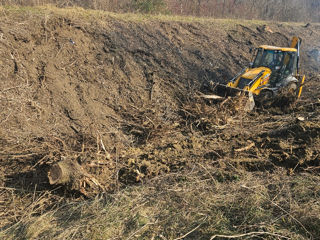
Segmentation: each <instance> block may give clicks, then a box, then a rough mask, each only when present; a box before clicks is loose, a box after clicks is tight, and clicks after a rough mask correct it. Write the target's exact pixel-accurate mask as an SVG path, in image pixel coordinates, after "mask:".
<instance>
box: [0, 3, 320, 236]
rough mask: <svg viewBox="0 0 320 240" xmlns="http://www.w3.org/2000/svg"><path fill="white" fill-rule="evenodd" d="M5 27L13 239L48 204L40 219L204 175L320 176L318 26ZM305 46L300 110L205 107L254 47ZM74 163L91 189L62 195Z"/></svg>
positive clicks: (235, 103)
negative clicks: (53, 181) (171, 177)
mask: <svg viewBox="0 0 320 240" xmlns="http://www.w3.org/2000/svg"><path fill="white" fill-rule="evenodd" d="M0 19H1V20H0V77H1V82H0V109H1V111H0V202H1V205H0V208H1V215H0V219H1V220H0V222H1V223H0V226H1V227H2V228H3V229H7V228H9V227H10V226H12V225H13V224H16V223H17V222H19V221H20V220H21V219H22V218H23V213H24V212H25V211H26V208H27V207H28V206H31V204H32V201H33V200H34V198H35V197H36V196H43V194H44V193H48V196H49V195H50V198H49V197H48V198H45V197H44V198H45V199H46V200H44V201H43V202H41V206H39V208H37V211H36V212H37V214H41V213H43V212H45V211H46V210H48V209H51V208H52V206H53V205H55V204H56V203H57V201H73V200H77V199H78V200H79V199H87V198H93V197H95V196H96V195H97V194H99V193H102V192H106V193H108V194H114V193H117V192H118V191H119V190H121V189H123V188H124V187H126V186H129V185H132V184H133V185H135V184H141V183H145V182H148V181H150V179H157V177H158V176H166V174H171V173H180V172H183V171H187V170H192V169H194V168H195V166H197V167H199V166H204V165H210V166H212V167H213V168H216V169H222V170H224V171H225V172H224V173H223V174H221V173H212V176H213V177H214V178H216V179H218V180H219V181H229V180H232V179H233V178H234V177H235V175H234V174H231V173H232V169H235V168H236V169H242V170H243V171H245V172H247V173H248V174H251V173H259V174H260V173H261V174H263V173H270V174H272V173H273V172H278V171H279V169H284V172H285V174H287V176H292V175H300V174H312V175H316V176H317V175H318V174H319V171H318V170H319V154H320V150H319V149H320V117H319V116H320V115H319V113H320V107H319V106H320V102H319V101H320V91H319V89H320V83H319V81H320V75H319V70H320V55H319V51H320V42H319V39H320V25H318V24H311V25H308V26H306V24H303V23H295V24H289V23H274V22H254V21H236V20H210V19H208V20H205V19H194V20H193V21H190V20H185V19H176V20H175V19H168V18H163V19H161V18H157V17H146V18H143V19H142V20H141V19H140V18H137V19H136V18H135V17H133V16H132V15H117V16H114V15H108V14H103V13H101V12H89V11H87V12H84V11H80V10H79V12H74V10H57V9H55V10H52V9H51V10H50V9H37V8H35V9H33V10H32V11H31V10H30V9H2V10H1V12H0ZM294 35H298V36H300V37H302V39H303V45H302V50H301V51H302V59H301V66H302V71H303V72H304V73H305V74H306V75H307V80H306V86H305V88H304V91H303V93H302V98H301V99H300V100H299V101H298V102H296V103H295V104H293V105H290V106H288V105H281V104H280V106H278V107H274V108H271V109H263V108H259V109H256V110H255V111H253V112H251V113H246V112H244V111H243V108H242V106H243V104H242V99H235V100H230V99H229V100H226V101H224V102H222V103H219V104H211V105H210V104H207V103H206V102H204V101H203V100H201V99H199V98H198V96H199V91H200V90H201V89H203V87H205V86H206V84H208V82H209V81H216V82H226V81H227V80H228V79H230V78H232V76H234V75H235V74H236V73H237V72H238V71H240V70H241V69H242V68H243V67H244V66H246V65H247V64H248V63H249V62H250V61H251V54H250V53H249V52H250V48H253V47H257V46H259V45H262V44H268V45H276V46H287V45H288V44H289V42H290V39H291V37H292V36H294ZM64 159H69V160H70V161H76V162H77V163H78V164H79V165H81V166H82V168H83V169H85V170H86V172H87V173H88V175H85V176H84V179H82V180H81V181H82V182H79V183H78V185H74V184H73V185H50V184H49V180H48V177H47V174H48V171H49V169H50V167H51V166H52V165H53V164H55V163H57V162H60V161H61V160H64ZM282 174H283V171H282ZM221 179H222V180H221ZM49 192H50V194H49ZM13 196H14V197H13ZM32 196H33V197H32ZM62 198H63V199H64V200H61V199H62ZM318 220H319V219H318ZM310 231H311V234H313V233H312V230H310ZM308 236H309V235H308Z"/></svg>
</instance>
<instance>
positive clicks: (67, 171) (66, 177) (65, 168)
mask: <svg viewBox="0 0 320 240" xmlns="http://www.w3.org/2000/svg"><path fill="white" fill-rule="evenodd" d="M48 179H49V183H50V184H51V185H56V184H62V185H65V186H67V188H68V189H70V190H78V191H80V192H81V193H82V194H84V195H86V196H89V192H90V194H93V193H99V192H103V191H105V188H104V187H103V185H101V184H100V183H99V181H98V180H97V179H96V178H95V177H93V176H92V175H91V174H90V173H88V172H87V171H86V170H85V169H84V168H83V167H82V166H81V165H80V164H79V163H78V162H77V161H76V160H73V159H63V160H62V161H60V162H57V163H55V164H54V165H52V166H51V168H50V169H49V171H48ZM89 188H90V190H89ZM88 190H89V191H88Z"/></svg>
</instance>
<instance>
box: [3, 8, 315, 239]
mask: <svg viewBox="0 0 320 240" xmlns="http://www.w3.org/2000/svg"><path fill="white" fill-rule="evenodd" d="M0 11H3V10H1V9H0ZM5 11H6V12H5V13H4V14H8V15H9V17H10V14H11V13H12V12H13V14H17V15H19V13H18V12H20V11H21V12H22V13H23V14H25V13H27V14H29V15H30V16H31V17H32V14H40V15H43V16H45V15H46V14H48V13H50V14H52V13H53V12H54V14H60V15H64V16H67V17H69V18H74V17H76V18H77V17H79V16H81V19H83V17H88V18H91V17H93V18H102V19H103V18H104V17H106V15H107V16H108V17H112V18H115V19H120V20H122V21H124V20H128V21H135V22H141V23H144V22H146V21H159V20H161V21H185V22H192V21H198V22H203V23H214V24H217V25H218V26H220V25H221V26H223V27H224V28H228V26H229V24H231V25H232V24H234V23H235V22H236V21H234V20H211V19H206V20H204V19H196V18H180V17H179V18H176V17H168V16H144V15H132V14H125V15H118V14H111V13H103V12H96V11H84V10H82V9H70V10H64V9H63V10H62V9H56V8H45V9H43V8H32V9H30V8H10V9H9V10H8V9H5ZM10 12H11V13H10ZM261 23H263V22H256V23H252V22H249V21H244V22H243V24H245V25H246V26H249V27H250V25H251V24H254V25H255V24H261ZM319 180H320V177H319V175H318V174H317V173H314V174H310V173H308V172H300V173H294V174H292V175H288V171H287V170H286V169H284V168H282V167H277V168H276V169H275V170H274V171H272V172H268V171H250V172H249V171H247V170H246V169H245V168H243V167H241V166H238V167H236V165H234V164H230V163H229V162H228V161H225V162H223V161H222V162H221V163H220V162H219V163H217V162H214V161H213V162H210V161H208V162H203V163H202V162H196V163H194V167H193V168H190V169H186V170H184V171H182V172H179V173H171V174H165V175H162V176H158V177H156V178H153V179H152V180H147V181H146V182H143V183H140V184H139V185H134V186H127V187H125V188H124V189H122V190H119V191H116V192H115V193H113V194H106V195H102V196H98V197H97V198H96V199H94V200H82V201H75V200H70V199H68V200H65V199H63V197H59V196H56V195H55V194H53V193H52V192H51V191H41V192H37V191H36V189H35V191H34V193H32V192H31V193H25V192H24V190H23V189H20V190H18V189H9V188H7V189H5V191H7V193H8V192H9V193H10V194H11V195H10V198H9V199H10V200H9V201H10V209H9V208H8V209H3V208H2V212H1V214H2V215H5V216H6V217H8V218H11V219H14V218H16V219H15V221H13V222H15V224H13V225H11V226H10V227H9V226H6V227H5V228H4V229H2V231H1V232H0V237H1V238H3V239H48V238H53V239H210V238H213V237H214V236H215V235H229V236H230V235H239V234H242V233H244V234H245V235H244V238H246V237H247V238H252V239H259V238H261V239H281V238H283V239H286V238H291V239H312V238H313V239H317V238H318V236H320V231H319V225H320V187H319V184H318V182H319ZM6 201H8V200H6ZM21 202H22V203H23V202H25V204H21ZM49 202H50V204H49ZM52 202H55V204H54V205H52V204H51V203H52ZM6 206H8V205H6ZM21 206H22V209H19V208H20V207H21ZM7 214H9V216H7ZM216 239H224V238H223V237H219V236H216Z"/></svg>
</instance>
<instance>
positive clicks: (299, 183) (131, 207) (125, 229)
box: [0, 164, 320, 239]
mask: <svg viewBox="0 0 320 240" xmlns="http://www.w3.org/2000/svg"><path fill="white" fill-rule="evenodd" d="M318 181H319V177H318V176H312V175H304V176H303V175H296V176H293V177H290V176H287V175H286V172H285V171H283V170H281V169H279V170H278V171H277V172H275V173H272V174H268V173H248V172H244V171H242V170H237V169H232V170H231V169H230V170H227V169H222V168H216V167H212V166H210V165H202V164H199V165H196V166H195V167H194V169H192V170H190V171H188V172H184V173H176V174H168V175H164V176H161V177H157V178H155V179H153V180H151V181H148V182H147V183H145V184H142V185H139V186H132V187H127V188H125V189H124V190H121V191H120V192H118V193H115V194H110V195H109V194H106V195H102V196H100V197H97V198H96V199H95V200H91V201H82V202H72V203H64V204H60V205H59V206H57V207H56V208H54V210H50V211H46V212H45V213H39V212H38V211H37V209H36V206H38V205H39V204H41V201H42V198H41V197H40V198H38V199H36V200H35V201H34V202H33V204H32V205H31V206H30V208H29V209H28V210H26V212H25V216H23V217H22V218H21V220H20V221H19V222H18V223H16V224H15V225H13V226H11V227H10V228H9V229H6V230H3V231H2V232H1V233H0V236H2V237H3V238H6V239H25V238H27V239H48V238H50V239H182V238H183V239H209V238H210V237H212V236H214V235H221V234H222V235H230V236H231V235H237V234H243V233H247V234H248V233H254V232H258V233H259V234H258V235H254V234H252V235H251V238H252V237H256V238H259V237H260V238H263V239H274V236H278V238H277V239H316V238H317V236H319V235H320V232H319V228H318V225H319V219H320V206H319V202H320V194H319V192H320V188H319V186H318V184H317V182H318ZM183 236H184V237H183ZM248 236H250V234H249V235H248ZM217 239H224V238H217Z"/></svg>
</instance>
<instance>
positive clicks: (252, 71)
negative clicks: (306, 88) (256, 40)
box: [203, 37, 305, 110]
mask: <svg viewBox="0 0 320 240" xmlns="http://www.w3.org/2000/svg"><path fill="white" fill-rule="evenodd" d="M300 45H301V39H299V38H297V37H293V39H292V42H291V46H290V47H275V46H268V45H262V46H260V47H259V48H257V49H256V54H255V58H254V61H253V62H252V63H250V67H248V68H245V69H243V70H242V71H241V72H240V73H239V74H237V75H236V76H235V77H234V78H233V79H231V80H230V81H229V82H228V83H227V84H226V85H223V84H219V83H214V82H211V83H210V85H211V87H210V88H211V90H213V93H214V94H210V95H203V97H204V98H206V99H223V98H226V97H229V96H230V97H233V96H237V95H246V96H248V101H247V103H246V106H245V109H246V110H252V109H253V108H254V106H255V100H257V101H259V102H263V101H264V100H270V99H272V98H273V97H274V96H276V95H278V94H279V93H283V92H290V93H292V94H293V95H294V96H295V98H296V99H298V98H300V96H301V92H302V88H303V85H304V81H305V75H301V74H300V73H299V59H300Z"/></svg>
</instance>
